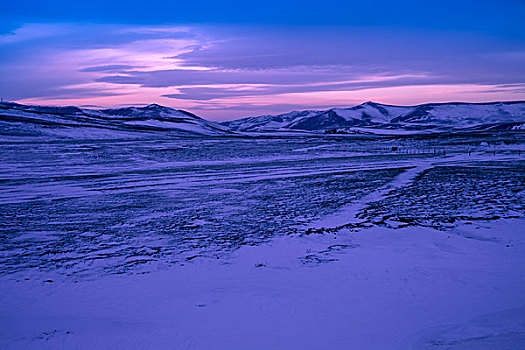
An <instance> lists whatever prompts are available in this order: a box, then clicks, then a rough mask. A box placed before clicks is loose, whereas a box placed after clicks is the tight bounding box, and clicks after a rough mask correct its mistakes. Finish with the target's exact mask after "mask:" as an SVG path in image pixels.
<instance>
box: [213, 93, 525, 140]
mask: <svg viewBox="0 0 525 350" xmlns="http://www.w3.org/2000/svg"><path fill="white" fill-rule="evenodd" d="M524 123H525V102H524V101H516V102H492V103H460V102H452V103H428V104H422V105H417V106H393V105H385V104H380V103H375V102H365V103H363V104H360V105H358V106H355V107H351V108H332V109H328V110H322V111H313V110H306V111H294V112H290V113H285V114H279V115H265V116H260V117H252V118H244V119H239V120H234V121H230V122H225V123H223V125H225V126H227V127H228V128H230V130H234V131H241V132H268V131H276V130H308V131H324V132H327V133H373V134H399V133H413V132H425V131H426V132H444V131H454V130H480V131H481V130H490V129H492V130H494V129H504V130H509V129H519V128H522V127H523V124H524Z"/></svg>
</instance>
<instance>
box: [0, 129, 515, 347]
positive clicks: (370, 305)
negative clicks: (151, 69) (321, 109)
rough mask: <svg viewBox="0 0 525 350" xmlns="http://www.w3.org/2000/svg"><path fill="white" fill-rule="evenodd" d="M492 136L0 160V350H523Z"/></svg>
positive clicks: (504, 187) (68, 153)
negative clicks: (145, 349) (148, 349)
mask: <svg viewBox="0 0 525 350" xmlns="http://www.w3.org/2000/svg"><path fill="white" fill-rule="evenodd" d="M502 135H503V136H501V135H500V136H497V137H496V136H486V137H487V138H486V139H479V138H474V137H472V138H471V137H466V136H465V137H464V136H461V137H460V136H457V137H455V138H454V139H450V138H443V139H432V140H410V139H399V140H350V139H342V140H339V141H337V140H322V139H314V140H312V139H299V138H294V139H258V140H253V139H252V140H233V139H232V140H228V139H222V140H213V139H198V140H195V139H194V140H190V139H180V140H158V141H140V142H133V141H108V140H106V141H99V142H97V141H86V142H64V141H61V142H38V143H31V142H20V143H13V142H9V143H4V144H0V157H1V158H0V159H1V162H0V204H1V208H2V209H1V210H0V222H1V225H0V249H1V251H0V325H1V327H0V348H7V349H32V348H34V349H46V348H48V349H57V348H63V349H76V348H80V349H93V348H102V349H104V348H108V349H115V348H122V349H130V348H169V349H519V348H524V347H525V297H524V295H525V270H524V267H525V245H524V242H525V236H524V235H523V225H524V224H525V220H524V219H525V215H524V213H525V204H524V203H525V200H524V199H525V198H524V197H525V185H524V180H525V172H524V168H525V159H524V156H525V152H524V149H523V144H522V143H521V141H520V139H519V135H517V136H516V135H515V134H509V135H504V134H502ZM485 142H488V144H486V143H485ZM392 147H397V150H396V149H395V148H394V149H393V148H392ZM443 152H445V154H443ZM469 152H470V155H469Z"/></svg>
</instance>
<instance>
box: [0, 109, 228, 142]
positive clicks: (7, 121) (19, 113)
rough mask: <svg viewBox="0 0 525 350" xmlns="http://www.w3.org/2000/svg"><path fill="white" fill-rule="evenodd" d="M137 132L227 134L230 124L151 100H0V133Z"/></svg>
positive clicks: (75, 134)
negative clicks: (100, 105)
mask: <svg viewBox="0 0 525 350" xmlns="http://www.w3.org/2000/svg"><path fill="white" fill-rule="evenodd" d="M138 133H142V134H150V133H156V134H159V133H166V134H168V135H180V136H197V135H209V136H213V135H227V134H230V131H229V130H228V128H227V127H225V126H223V125H220V124H218V123H215V122H211V121H207V120H204V119H202V118H200V117H198V116H196V115H194V114H192V113H189V112H186V111H183V110H178V109H173V108H169V107H163V106H159V105H157V104H152V105H149V106H145V107H126V108H117V109H101V110H93V109H81V108H78V107H45V106H27V105H22V104H18V103H11V102H3V103H0V134H3V135H8V136H17V135H28V136H29V135H31V136H42V135H53V136H61V137H87V138H92V137H94V138H113V137H115V138H119V137H126V136H138Z"/></svg>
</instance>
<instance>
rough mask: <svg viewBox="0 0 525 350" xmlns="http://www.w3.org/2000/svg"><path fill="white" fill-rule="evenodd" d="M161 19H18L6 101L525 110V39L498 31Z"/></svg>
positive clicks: (5, 64)
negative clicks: (499, 105) (523, 103)
mask: <svg viewBox="0 0 525 350" xmlns="http://www.w3.org/2000/svg"><path fill="white" fill-rule="evenodd" d="M509 6H510V5H509ZM514 6H518V7H519V6H521V5H519V4H514ZM14 10H16V8H15V9H13V11H14ZM13 13H14V12H13ZM474 15H475V16H478V17H479V20H482V19H484V16H485V15H487V14H483V13H478V14H473V16H474ZM383 16H386V14H383ZM14 18H15V17H14ZM495 18H496V19H498V17H495ZM507 20H508V21H511V18H509V19H507ZM165 21H167V20H166V19H164V20H163V21H161V23H157V24H152V23H137V24H129V23H128V24H118V23H117V22H114V21H111V22H109V21H106V22H104V21H100V20H95V21H93V22H86V19H83V20H75V18H73V19H72V20H70V21H68V22H64V21H63V20H61V19H60V18H58V19H57V21H56V22H49V21H47V22H38V21H31V22H29V21H28V22H22V21H21V20H20V19H18V20H17V21H12V23H11V25H10V26H7V27H5V28H3V30H2V32H0V50H1V51H2V54H1V55H0V62H1V67H0V75H1V76H2V81H1V83H0V96H1V97H2V98H3V99H4V100H9V101H15V102H19V103H27V104H43V105H77V106H84V107H91V108H108V107H121V106H129V105H143V104H150V103H158V104H162V105H166V106H170V107H174V108H181V109H187V110H189V111H192V112H194V113H196V114H198V115H200V116H203V117H205V118H209V119H214V120H227V119H235V118H239V117H245V116H254V115H261V114H270V113H271V114H275V113H284V112H288V111H291V110H297V109H299V110H302V109H326V108H331V107H350V106H353V105H356V104H359V103H362V102H365V101H375V102H380V103H386V104H397V105H414V104H421V103H429V102H451V101H464V102H488V101H510V100H525V69H524V64H523V62H524V61H525V49H524V46H523V35H522V34H519V33H515V32H509V33H507V32H504V33H502V32H499V31H498V30H497V29H496V28H495V27H494V28H492V27H487V28H482V29H479V28H478V29H476V28H470V27H469V28H452V29H450V28H440V27H439V24H435V25H429V26H428V28H425V27H422V25H421V24H418V23H416V24H415V25H414V26H415V28H411V27H410V26H409V25H407V24H406V23H404V24H397V25H392V24H390V25H380V24H376V25H375V26H370V25H365V24H360V23H357V24H355V25H349V24H347V23H344V21H342V20H339V23H335V24H334V25H326V24H323V23H321V24H322V25H305V24H304V23H299V24H296V25H283V24H279V23H278V24H271V23H261V22H263V21H258V23H219V24H217V23H214V24H206V25H196V24H186V23H178V24H165V23H164V22H165ZM384 21H386V20H385V19H384ZM123 22H124V21H123ZM125 22H130V21H125ZM131 22H132V21H131ZM150 22H151V21H150ZM210 22H212V21H210ZM384 23H387V24H388V22H384ZM430 23H431V24H432V22H430ZM516 26H518V27H519V26H522V25H521V24H516ZM471 27H472V25H471ZM509 28H510V29H512V26H509Z"/></svg>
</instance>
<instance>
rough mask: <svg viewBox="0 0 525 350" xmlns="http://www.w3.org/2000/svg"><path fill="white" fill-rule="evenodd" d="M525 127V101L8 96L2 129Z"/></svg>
mask: <svg viewBox="0 0 525 350" xmlns="http://www.w3.org/2000/svg"><path fill="white" fill-rule="evenodd" d="M498 130H499V131H505V130H507V131H509V130H510V131H525V101H512V102H484V103H466V102H449V103H426V104H421V105H416V106H395V105H387V104H381V103H376V102H371V101H369V102H365V103H363V104H360V105H358V106H354V107H350V108H331V109H328V110H322V111H317V110H304V111H294V112H289V113H284V114H279V115H263V116H259V117H250V118H243V119H238V120H233V121H228V122H223V123H217V122H213V121H208V120H205V119H202V118H201V117H199V116H197V115H195V114H193V113H190V112H187V111H184V110H181V109H174V108H170V107H165V106H161V105H158V104H151V105H148V106H143V107H123V108H109V109H86V108H79V107H75V106H67V107H56V106H30V105H23V104H18V103H14V102H1V103H0V136H7V137H19V136H37V137H40V136H49V137H59V138H63V137H65V138H90V139H91V138H95V139H98V138H127V137H142V136H144V137H157V136H158V135H165V136H168V137H169V136H184V137H198V136H233V135H237V136H250V135H255V136H256V135H272V134H275V135H305V134H317V135H320V134H321V135H322V134H371V135H410V134H418V133H443V132H458V131H462V132H482V131H498Z"/></svg>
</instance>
